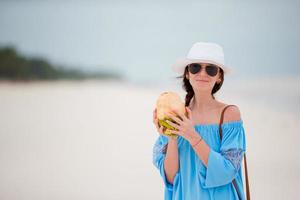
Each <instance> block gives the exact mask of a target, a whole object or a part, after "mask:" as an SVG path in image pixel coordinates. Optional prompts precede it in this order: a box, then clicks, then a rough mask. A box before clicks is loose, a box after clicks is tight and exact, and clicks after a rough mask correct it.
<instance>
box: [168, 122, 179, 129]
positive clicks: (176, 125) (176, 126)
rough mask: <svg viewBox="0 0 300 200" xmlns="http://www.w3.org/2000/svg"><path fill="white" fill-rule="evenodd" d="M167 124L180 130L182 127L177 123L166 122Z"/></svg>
mask: <svg viewBox="0 0 300 200" xmlns="http://www.w3.org/2000/svg"><path fill="white" fill-rule="evenodd" d="M166 122H167V123H168V124H170V125H171V126H173V127H174V128H176V129H179V128H180V126H178V124H175V123H173V122H171V121H170V120H166Z"/></svg>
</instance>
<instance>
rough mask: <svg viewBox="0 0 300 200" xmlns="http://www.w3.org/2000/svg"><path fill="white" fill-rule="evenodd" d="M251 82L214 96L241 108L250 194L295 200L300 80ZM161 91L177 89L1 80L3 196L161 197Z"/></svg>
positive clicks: (0, 190)
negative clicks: (155, 160) (156, 112)
mask: <svg viewBox="0 0 300 200" xmlns="http://www.w3.org/2000/svg"><path fill="white" fill-rule="evenodd" d="M253 83H254V84H253ZM253 83H252V82H243V83H239V84H238V85H234V83H231V84H227V85H226V84H225V85H224V88H222V91H221V92H220V94H219V95H217V96H218V98H219V99H221V100H222V101H224V102H226V103H234V104H236V105H238V106H239V107H240V110H241V113H242V118H243V121H244V127H245V130H246V134H247V161H248V170H249V175H250V184H251V193H252V199H273V200H275V199H297V196H298V195H297V189H298V186H297V185H299V184H298V182H299V178H300V170H299V169H300V162H299V153H298V152H299V151H298V150H297V147H296V146H297V145H298V144H299V139H300V136H299V134H300V131H299V129H298V126H300V120H299V117H298V114H300V112H299V103H300V89H299V86H300V84H299V83H300V81H299V80H295V79H294V80H286V81H285V82H284V84H282V82H279V81H275V80H268V82H265V83H263V82H262V81H259V80H257V81H255V82H253ZM292 83H293V84H292ZM297 85H298V86H297ZM274 86H276V87H274ZM271 87H272V88H275V89H272V88H271ZM165 90H173V91H177V92H178V93H180V94H181V95H182V97H183V94H184V93H183V91H182V90H181V89H180V86H177V87H169V86H165V87H161V88H158V89H153V88H152V89H147V88H144V87H136V86H134V85H131V84H124V83H118V82H100V81H98V82H97V81H85V82H64V81H63V82H56V83H47V82H44V83H31V84H12V83H5V82H1V83H0V111H1V113H0V122H1V126H0V199H10V200H15V199H16V200H17V199H18V200H25V199H26V200H40V199H49V200H50V199H51V200H52V199H61V200H62V199H74V200H75V199H82V200H83V199H149V200H153V199H163V183H162V180H161V178H160V175H159V173H158V171H157V170H156V168H155V167H154V165H153V164H152V146H153V144H154V141H155V139H156V138H157V136H158V134H157V133H156V130H155V127H154V125H153V124H152V110H153V108H154V105H155V101H156V98H157V96H158V95H159V94H160V93H161V92H163V91H165Z"/></svg>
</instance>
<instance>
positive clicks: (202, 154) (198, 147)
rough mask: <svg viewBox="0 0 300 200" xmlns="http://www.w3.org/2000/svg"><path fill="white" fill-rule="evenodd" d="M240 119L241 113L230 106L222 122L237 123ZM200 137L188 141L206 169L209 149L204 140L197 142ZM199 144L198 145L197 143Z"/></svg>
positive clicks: (196, 135)
mask: <svg viewBox="0 0 300 200" xmlns="http://www.w3.org/2000/svg"><path fill="white" fill-rule="evenodd" d="M240 119H241V113H240V110H239V108H238V107H236V106H230V107H228V108H227V110H226V112H224V121H226V122H227V121H237V120H240ZM200 138H201V136H200V135H198V134H197V133H195V134H194V137H192V138H191V140H190V141H189V142H190V144H191V145H192V146H193V148H194V150H195V152H196V154H197V155H198V157H199V158H200V159H201V160H202V162H203V164H204V165H205V166H206V167H207V163H208V157H209V153H210V147H209V146H208V145H207V144H206V143H205V141H204V140H201V142H199V140H200ZM198 142H199V143H198Z"/></svg>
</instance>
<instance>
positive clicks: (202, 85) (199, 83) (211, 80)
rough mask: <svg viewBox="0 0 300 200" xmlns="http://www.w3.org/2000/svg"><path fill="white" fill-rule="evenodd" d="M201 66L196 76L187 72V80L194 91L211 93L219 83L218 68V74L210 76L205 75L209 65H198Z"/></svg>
mask: <svg viewBox="0 0 300 200" xmlns="http://www.w3.org/2000/svg"><path fill="white" fill-rule="evenodd" d="M199 64H200V65H201V70H200V71H199V72H197V73H196V74H192V73H191V72H189V71H188V72H187V74H186V77H187V78H188V79H189V81H190V84H191V85H192V87H193V88H194V90H203V91H211V90H212V89H213V87H214V85H215V83H216V82H218V83H219V82H220V81H221V79H220V69H219V67H218V73H217V75H215V76H210V75H208V74H207V73H206V70H205V68H206V66H208V65H211V64H209V63H199Z"/></svg>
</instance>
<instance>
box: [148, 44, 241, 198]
mask: <svg viewBox="0 0 300 200" xmlns="http://www.w3.org/2000/svg"><path fill="white" fill-rule="evenodd" d="M173 69H174V70H175V71H176V72H178V73H180V74H181V76H180V77H179V78H182V79H183V88H184V89H185V91H186V97H185V106H186V110H187V116H180V118H181V119H180V118H179V117H175V116H173V115H169V117H171V118H172V119H173V120H174V121H175V122H176V123H172V122H171V121H169V122H168V123H169V124H170V125H172V126H174V127H175V128H177V129H178V131H172V133H174V134H176V135H177V137H176V138H174V137H168V136H166V135H163V129H162V127H159V125H158V120H157V117H156V110H154V111H153V123H154V124H155V126H156V128H157V131H158V132H159V134H160V135H159V137H158V138H157V140H156V142H155V144H154V147H153V164H154V165H155V166H156V168H157V169H158V170H159V172H160V175H161V177H162V179H163V183H164V187H165V190H164V191H165V195H164V196H165V198H164V199H165V200H174V199H175V200H197V199H199V200H207V199H220V200H233V199H245V196H244V189H243V177H242V169H241V161H242V159H243V155H244V153H245V151H246V140H245V131H244V128H243V121H242V119H241V114H240V111H239V108H238V107H237V106H234V105H227V104H225V103H223V102H220V101H218V100H216V99H215V97H214V94H215V93H216V92H217V91H219V90H220V88H221V86H222V84H223V81H224V75H225V74H226V73H228V70H229V68H227V67H226V66H225V65H224V54H223V49H222V47H221V46H219V45H218V44H215V43H204V42H199V43H195V44H194V45H193V47H192V48H191V50H190V51H189V53H188V56H187V58H185V59H183V60H180V61H177V63H176V64H175V65H174V66H173ZM224 108H226V110H224ZM221 115H223V117H222V120H223V124H222V126H221V127H222V138H221V137H220V134H219V123H220V120H221ZM233 181H234V182H235V183H234V184H233ZM237 190H238V191H237Z"/></svg>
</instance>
